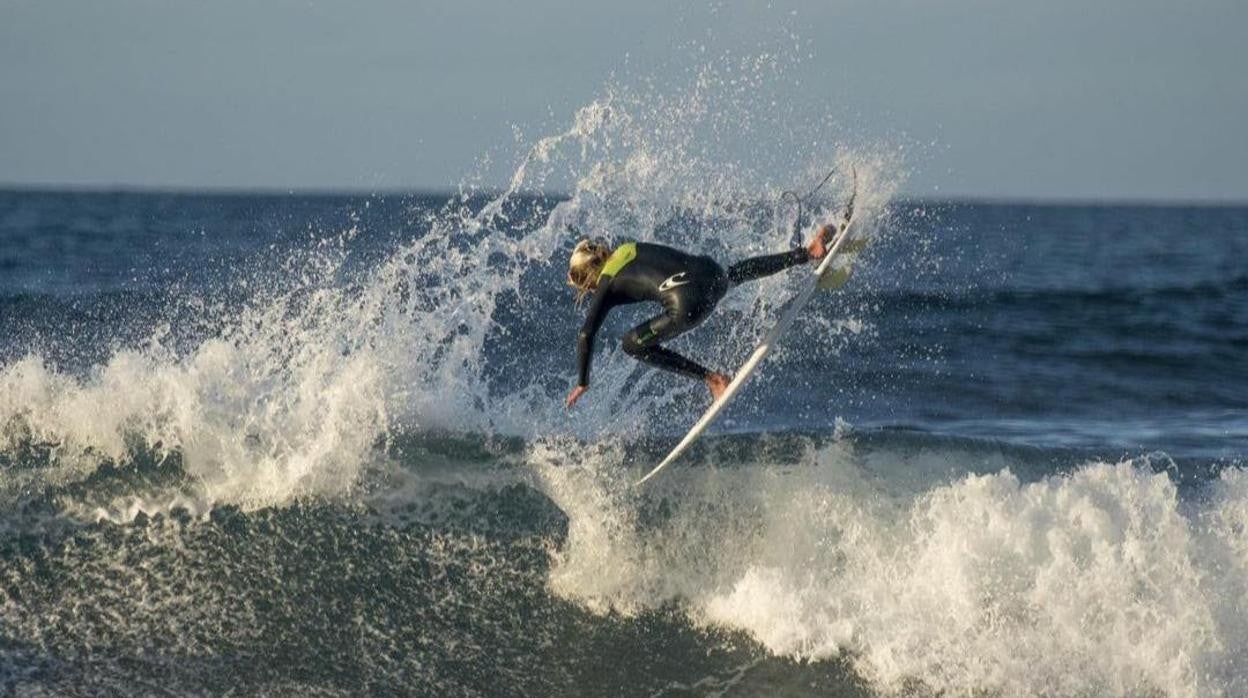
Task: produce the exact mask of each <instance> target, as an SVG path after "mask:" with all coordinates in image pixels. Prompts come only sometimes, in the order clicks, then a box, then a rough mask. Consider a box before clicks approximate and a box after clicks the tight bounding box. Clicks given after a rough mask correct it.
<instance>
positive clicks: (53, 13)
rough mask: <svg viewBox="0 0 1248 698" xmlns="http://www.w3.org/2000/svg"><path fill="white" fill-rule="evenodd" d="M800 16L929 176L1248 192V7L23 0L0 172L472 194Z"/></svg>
mask: <svg viewBox="0 0 1248 698" xmlns="http://www.w3.org/2000/svg"><path fill="white" fill-rule="evenodd" d="M794 11H796V14H793V13H794ZM781 28H792V29H796V30H797V32H798V33H799V34H800V36H801V37H802V38H803V39H808V40H810V41H811V42H812V50H813V51H814V54H815V55H814V57H813V58H812V59H809V60H804V61H803V62H802V63H801V64H800V65H799V66H797V67H796V68H795V69H794V72H795V74H794V75H793V76H791V77H795V78H800V79H801V81H802V85H803V87H802V88H801V90H800V92H799V91H798V90H797V89H796V88H794V94H793V95H792V98H793V101H794V102H795V103H798V104H799V105H800V108H802V109H817V108H819V107H820V106H821V105H826V104H835V105H837V109H838V111H837V113H838V115H840V116H839V118H841V119H842V120H843V121H844V122H845V123H844V124H843V126H844V127H845V128H846V130H847V131H848V132H851V133H855V134H860V135H861V137H862V138H863V139H869V140H877V141H878V140H882V141H885V142H888V141H891V140H899V141H904V142H907V143H915V144H923V145H924V148H923V150H922V155H921V157H919V158H918V159H917V160H916V161H914V162H912V163H911V170H912V174H911V177H910V181H909V185H908V190H909V193H912V194H919V195H928V196H931V195H937V196H944V195H950V196H981V197H1007V198H1018V197H1023V198H1050V197H1061V198H1088V199H1104V198H1111V199H1121V198H1128V199H1152V198H1164V199H1214V200H1239V201H1243V200H1248V135H1246V134H1245V130H1244V129H1245V125H1246V124H1248V71H1246V70H1245V68H1246V66H1248V60H1245V58H1246V57H1245V48H1244V44H1245V41H1246V37H1248V2H1245V0H1182V1H1180V0H1167V1H1165V2H1159V1H1156V0H1082V1H1075V0H1030V1H1029V2H994V1H989V0H854V1H826V2H798V1H796V0H793V1H787V2H786V1H782V0H777V1H776V2H773V3H760V2H728V1H724V2H699V3H688V4H683V5H682V4H678V3H673V2H662V1H658V0H620V1H619V2H616V3H602V2H591V1H583V2H578V1H575V0H566V1H559V0H528V1H525V2H483V1H481V0H465V1H455V2H449V1H448V2H398V1H385V2H346V1H344V2H322V1H320V0H303V1H301V2H287V1H277V0H211V1H209V0H202V1H197V2H187V1H184V0H144V1H139V0H115V1H111V2H110V1H106V0H81V1H69V0H29V1H23V0H0V184H21V185H30V184H75V185H89V186H111V185H128V186H156V187H227V188H251V187H264V188H278V189H285V188H316V189H342V188H346V189H365V190H369V189H398V188H425V189H429V188H431V189H448V188H452V187H454V186H455V185H456V184H457V183H458V182H459V181H461V179H463V178H464V177H465V176H467V175H469V174H471V173H472V172H473V171H475V170H476V163H477V161H478V160H479V158H480V157H481V156H482V155H483V154H484V153H486V152H487V151H490V150H492V151H494V152H495V153H503V154H504V157H503V159H504V160H506V154H508V153H514V151H515V149H514V146H510V145H509V144H510V143H511V139H512V130H511V126H512V125H513V124H515V125H518V126H520V127H522V128H523V130H524V131H525V132H526V133H528V134H532V135H537V134H540V133H542V132H543V131H545V130H554V128H555V127H556V126H561V125H563V124H565V123H567V122H568V121H569V120H570V118H571V115H572V113H573V112H574V110H575V109H576V108H577V107H580V106H583V105H585V104H588V103H589V102H591V101H592V100H593V99H594V98H595V97H597V96H599V95H600V94H601V93H602V91H603V89H604V87H605V85H606V83H607V81H608V80H609V79H610V76H611V75H612V73H613V72H615V73H616V74H617V75H618V74H621V72H623V73H626V74H627V75H632V76H636V75H643V74H646V73H647V71H649V72H650V74H653V75H655V76H656V77H657V78H658V79H659V80H660V81H661V80H663V79H664V75H668V74H671V72H672V71H673V70H674V69H675V68H677V67H680V66H682V65H685V64H687V63H688V58H687V46H688V45H689V43H690V42H691V41H701V40H706V39H707V38H708V37H709V38H710V40H711V41H712V42H713V43H714V45H715V46H716V47H717V48H723V49H735V50H740V51H743V52H749V51H751V50H754V49H756V47H757V46H758V37H759V36H761V35H768V34H772V35H774V34H777V33H778V32H779V31H780V30H781ZM682 47H685V48H682ZM626 55H627V56H629V59H628V63H627V64H626V63H625V56H626ZM932 143H934V144H935V145H930V144H932ZM506 171H508V167H507V163H505V162H504V163H500V164H499V165H498V166H497V167H494V168H493V169H492V170H489V171H488V174H489V178H490V179H495V180H496V181H495V182H492V183H497V184H501V183H502V182H503V179H502V178H503V175H504V174H505V172H506Z"/></svg>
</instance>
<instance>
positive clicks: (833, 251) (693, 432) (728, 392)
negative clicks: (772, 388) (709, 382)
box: [634, 178, 860, 486]
mask: <svg viewBox="0 0 1248 698" xmlns="http://www.w3.org/2000/svg"><path fill="white" fill-rule="evenodd" d="M855 179H856V178H855ZM857 194H858V192H857V182H855V189H854V192H853V194H851V195H850V199H849V204H848V205H847V206H846V216H845V221H844V222H843V223H842V224H841V229H840V230H838V231H837V233H836V235H835V236H833V238H832V242H831V245H830V246H829V247H828V252H827V254H825V255H824V256H823V259H822V260H820V261H819V265H818V266H817V267H815V270H814V273H813V276H812V277H811V279H810V281H809V282H807V284H806V287H805V288H803V289H802V292H801V293H799V294H798V295H797V298H796V299H794V301H793V302H792V303H791V304H790V305H789V308H788V310H786V311H785V312H784V315H783V316H781V318H780V320H779V321H778V322H777V323H776V324H775V326H774V327H772V328H771V331H770V332H768V333H767V336H766V337H763V341H762V342H761V343H760V344H759V345H758V347H757V348H756V349H755V350H754V353H752V354H750V358H748V359H746V361H745V363H744V364H742V365H741V368H740V369H738V370H737V374H736V375H735V376H733V379H732V382H731V383H729V384H728V388H727V389H725V390H724V394H723V395H720V396H719V399H718V400H716V401H715V402H714V403H712V404H711V406H710V408H709V409H707V411H706V414H704V415H702V419H699V420H698V423H697V424H694V425H693V428H692V429H690V430H689V433H688V434H685V438H683V439H681V440H680V443H678V444H676V448H673V449H672V452H671V453H669V454H667V457H666V458H664V459H663V462H661V463H659V464H658V465H656V466H654V470H651V471H650V472H648V473H646V476H645V477H643V478H641V479H640V480H638V481H637V482H636V483H634V486H639V485H641V484H643V483H644V482H645V481H646V480H649V479H650V478H652V477H654V476H655V475H658V474H659V471H661V470H663V468H666V467H667V466H668V464H669V463H671V462H672V461H674V460H676V459H677V458H678V457H680V454H682V453H684V452H685V449H687V448H689V446H690V445H691V444H693V442H694V441H696V440H697V438H698V436H700V435H701V434H702V432H703V431H705V430H706V428H707V427H709V426H710V425H711V422H713V421H715V417H717V416H719V413H720V412H721V411H723V409H724V407H725V406H726V405H727V404H728V402H729V401H731V400H732V396H734V395H736V394H737V391H738V390H740V389H741V386H742V385H744V384H745V381H746V380H747V379H748V378H749V377H750V374H751V373H753V372H754V369H755V368H757V367H758V364H759V362H761V361H762V360H763V357H765V356H767V353H768V352H769V351H771V348H772V346H774V345H775V343H776V340H778V339H780V336H781V335H783V334H784V333H785V331H786V330H788V329H789V326H790V325H792V324H793V321H794V320H796V319H797V314H798V313H800V312H802V309H803V308H805V307H806V304H807V303H808V302H810V297H811V296H813V295H814V294H815V291H817V290H818V289H819V288H820V285H821V284H820V281H821V280H823V279H824V274H825V273H828V272H829V270H831V268H832V260H833V259H835V258H836V255H837V252H839V251H840V250H841V247H842V246H843V245H844V244H845V240H846V239H847V238H848V233H849V228H850V225H852V224H853V222H854V199H855V198H856V197H857ZM857 249H860V247H859V248H856V249H855V250H854V251H857ZM846 269H847V268H846ZM845 279H848V271H846V274H845ZM840 283H844V280H841V281H840ZM839 285H840V284H839V283H838V284H836V286H839ZM825 287H827V286H825ZM833 287H835V286H833Z"/></svg>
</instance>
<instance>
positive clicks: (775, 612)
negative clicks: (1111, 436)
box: [532, 442, 1248, 696]
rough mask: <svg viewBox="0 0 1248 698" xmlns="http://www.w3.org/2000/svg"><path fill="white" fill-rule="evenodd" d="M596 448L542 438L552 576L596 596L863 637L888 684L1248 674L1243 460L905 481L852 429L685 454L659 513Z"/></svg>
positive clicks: (1232, 681)
mask: <svg viewBox="0 0 1248 698" xmlns="http://www.w3.org/2000/svg"><path fill="white" fill-rule="evenodd" d="M588 455H589V458H588V459H587V461H585V462H587V463H588V465H582V464H578V459H577V458H568V457H567V456H564V455H555V454H551V453H548V452H544V451H542V450H541V449H536V450H535V451H534V453H533V454H532V457H533V459H534V462H535V463H538V464H539V468H540V471H541V473H542V477H543V478H544V480H545V481H546V482H547V483H548V486H547V488H546V489H547V492H548V493H549V494H550V495H551V496H552V497H553V498H554V499H555V501H556V502H557V503H558V504H559V506H560V507H562V508H563V509H564V510H565V511H566V512H568V514H569V517H570V523H569V536H568V540H567V543H566V545H565V546H564V547H563V549H561V550H559V551H557V552H556V553H554V556H553V561H554V564H553V569H552V572H551V579H550V587H551V589H552V590H553V591H554V592H555V593H558V594H560V595H563V596H565V597H567V598H570V599H574V600H576V601H578V602H580V603H583V604H585V605H586V606H587V607H589V608H593V609H598V610H606V609H614V610H617V611H621V612H625V613H630V612H636V611H638V610H642V609H646V608H654V607H658V606H661V605H664V604H667V603H671V602H673V601H678V602H680V603H681V604H682V605H683V607H684V608H685V609H686V612H687V613H688V614H689V616H690V618H691V619H692V620H694V621H695V622H700V623H706V624H711V625H716V626H722V627H726V628H731V629H738V630H742V631H745V632H747V633H749V634H750V635H751V636H752V637H754V638H755V639H756V640H757V641H758V642H760V643H762V644H763V645H764V646H765V647H766V648H767V649H768V650H769V651H771V652H773V653H775V654H778V655H783V656H789V657H794V658H804V659H813V660H817V659H822V658H828V657H833V656H844V657H847V658H848V659H849V660H850V661H852V662H853V663H854V665H855V667H856V668H857V670H858V671H859V672H860V673H861V674H862V675H864V676H866V677H868V678H869V679H870V680H871V681H872V682H873V683H874V685H876V686H877V687H878V688H881V689H884V690H889V691H892V690H901V689H902V688H903V687H905V686H907V685H908V684H907V682H908V681H920V682H921V683H922V684H925V685H927V686H928V687H930V688H932V689H936V690H945V691H951V692H954V693H959V694H961V693H967V692H971V691H975V690H980V689H988V690H994V691H1000V692H1002V693H1004V694H1006V695H1035V694H1048V695H1140V694H1149V693H1152V692H1160V693H1163V694H1166V695H1189V696H1198V695H1240V694H1242V693H1243V692H1244V691H1245V690H1248V665H1246V664H1245V663H1244V662H1243V659H1242V658H1243V657H1244V656H1248V620H1246V618H1245V614H1244V612H1243V609H1244V608H1245V607H1248V606H1246V605H1245V604H1248V583H1245V581H1244V580H1245V578H1246V577H1248V545H1245V544H1244V542H1243V538H1244V536H1243V532H1244V530H1245V529H1246V527H1248V485H1246V483H1248V476H1246V475H1245V473H1244V472H1243V471H1242V470H1238V469H1228V470H1226V471H1225V472H1224V473H1223V475H1222V478H1221V479H1220V480H1219V481H1217V482H1215V483H1213V484H1212V485H1211V487H1210V489H1209V491H1208V492H1207V493H1206V495H1205V496H1202V497H1199V498H1197V499H1195V500H1193V501H1184V500H1181V499H1180V498H1179V497H1178V493H1177V490H1176V487H1175V485H1174V483H1173V482H1172V480H1171V479H1170V477H1169V475H1168V473H1167V472H1165V471H1162V472H1154V470H1153V469H1152V468H1150V467H1149V463H1147V462H1144V461H1126V462H1121V463H1102V462H1092V463H1087V464H1084V465H1082V466H1080V467H1078V468H1077V469H1075V470H1073V471H1072V472H1070V473H1069V474H1065V475H1055V476H1051V477H1047V478H1045V479H1041V480H1038V481H1034V482H1023V481H1020V479H1019V477H1017V476H1016V475H1014V474H1013V473H1012V472H1011V471H1010V470H1009V469H1004V470H1001V471H999V472H995V473H990V474H983V475H966V476H962V477H958V478H955V479H952V480H951V481H945V482H940V481H929V482H928V484H927V485H925V486H923V487H918V488H914V489H909V488H906V487H896V486H895V481H894V480H892V479H890V478H887V477H881V475H882V473H881V472H880V471H879V470H878V468H877V465H878V463H877V464H872V463H869V462H867V460H865V459H862V458H860V457H859V456H857V455H855V454H854V452H853V449H852V447H850V446H848V445H847V444H845V443H843V442H838V443H834V444H832V445H829V446H827V447H824V448H821V449H811V450H810V451H808V452H807V453H806V454H805V455H804V456H802V457H801V458H800V459H799V460H797V461H795V462H793V463H791V464H788V465H777V464H773V465H771V466H766V467H764V466H762V465H761V464H756V465H754V466H749V465H748V464H746V465H745V467H734V468H731V469H725V470H716V469H706V468H688V469H684V470H680V469H678V470H677V472H673V473H671V474H670V475H671V477H670V478H669V479H668V480H667V481H666V482H665V483H660V484H661V487H660V488H659V489H658V490H657V491H655V492H653V493H652V494H653V496H654V497H657V498H666V500H667V501H666V503H665V504H664V505H663V506H662V507H660V509H661V510H663V512H664V515H663V516H662V517H656V516H654V515H653V511H652V510H653V503H651V504H649V505H646V506H643V505H641V504H640V503H639V502H638V500H630V499H626V498H621V497H620V496H619V495H613V496H604V493H606V492H615V491H616V490H615V488H614V485H613V484H611V479H610V478H606V479H604V478H601V477H600V476H598V475H597V474H598V473H600V472H610V471H611V469H612V466H611V465H610V464H607V463H603V462H599V461H597V460H595V458H602V457H604V456H602V455H598V456H595V455H593V454H588ZM874 457H875V458H877V459H878V458H879V457H880V454H876V455H875V456H874ZM951 457H952V456H951V454H949V453H943V454H942V453H939V452H936V453H929V454H927V455H926V456H923V457H922V458H923V459H925V460H929V461H931V460H937V461H941V460H944V459H949V458H951ZM897 458H898V459H899V460H900V459H901V458H902V456H900V455H899V456H897ZM929 465H930V464H929ZM943 465H944V466H949V467H955V466H956V464H955V463H952V462H949V463H943ZM942 469H944V468H942V467H940V464H938V465H937V466H936V467H935V468H934V469H932V470H935V471H938V470H942ZM604 483H605V484H604Z"/></svg>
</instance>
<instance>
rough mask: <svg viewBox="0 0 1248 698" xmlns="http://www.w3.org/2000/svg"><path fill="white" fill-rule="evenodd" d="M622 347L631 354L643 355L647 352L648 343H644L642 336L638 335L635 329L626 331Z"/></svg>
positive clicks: (621, 341)
mask: <svg viewBox="0 0 1248 698" xmlns="http://www.w3.org/2000/svg"><path fill="white" fill-rule="evenodd" d="M620 347H621V348H623V349H624V353H625V354H628V355H629V356H634V357H635V356H642V355H643V354H645V353H646V345H645V344H642V340H641V337H639V336H638V335H637V330H635V329H632V330H629V331H628V332H625V333H624V337H623V338H622V339H621V340H620Z"/></svg>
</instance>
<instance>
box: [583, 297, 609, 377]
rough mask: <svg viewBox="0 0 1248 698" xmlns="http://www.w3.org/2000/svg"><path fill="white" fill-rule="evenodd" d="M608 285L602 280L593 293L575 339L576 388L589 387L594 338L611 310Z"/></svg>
mask: <svg viewBox="0 0 1248 698" xmlns="http://www.w3.org/2000/svg"><path fill="white" fill-rule="evenodd" d="M610 285H611V283H610V280H609V279H604V280H603V282H602V283H601V284H599V286H598V289H597V290H596V291H594V296H593V299H592V300H590V302H589V312H588V313H587V314H586V316H585V324H584V325H582V326H581V331H580V333H579V334H578V335H577V337H576V370H577V381H576V385H577V386H578V387H583V388H587V387H589V365H590V363H591V362H592V361H593V358H594V336H595V335H597V334H598V328H599V327H601V326H602V321H603V320H604V319H606V317H607V311H608V310H610V309H611V306H609V305H608V304H607V296H609V295H610V291H609V287H610ZM582 392H583V391H582Z"/></svg>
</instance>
